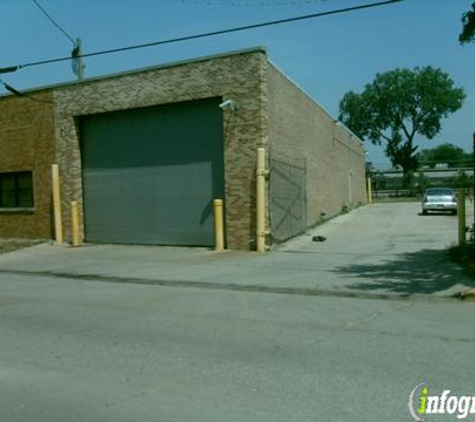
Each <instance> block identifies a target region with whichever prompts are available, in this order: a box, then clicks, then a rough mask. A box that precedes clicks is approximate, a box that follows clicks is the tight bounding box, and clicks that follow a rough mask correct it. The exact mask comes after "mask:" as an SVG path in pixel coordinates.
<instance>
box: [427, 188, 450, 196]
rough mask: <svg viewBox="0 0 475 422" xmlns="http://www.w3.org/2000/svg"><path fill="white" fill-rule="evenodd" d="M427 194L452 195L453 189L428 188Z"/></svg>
mask: <svg viewBox="0 0 475 422" xmlns="http://www.w3.org/2000/svg"><path fill="white" fill-rule="evenodd" d="M426 195H427V196H452V195H453V191H452V189H442V188H440V189H427V190H426Z"/></svg>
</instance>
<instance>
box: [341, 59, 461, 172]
mask: <svg viewBox="0 0 475 422" xmlns="http://www.w3.org/2000/svg"><path fill="white" fill-rule="evenodd" d="M464 99H465V93H464V91H463V89H462V88H455V87H454V82H453V81H452V79H450V77H449V76H448V75H447V74H446V73H444V72H442V70H440V69H434V68H432V67H430V66H428V67H423V68H418V67H416V68H415V69H414V70H410V69H396V70H392V71H389V72H386V73H381V74H377V75H376V78H375V79H374V81H373V82H372V83H370V84H367V85H366V86H365V89H364V90H363V92H362V93H361V94H356V93H354V92H352V91H350V92H348V93H346V94H345V96H344V97H343V99H342V100H341V102H340V116H339V119H340V120H341V121H342V122H343V123H344V124H345V125H346V126H348V127H349V128H350V129H351V130H352V131H353V132H354V133H355V134H356V135H357V136H359V137H360V138H361V139H365V140H369V141H371V142H372V143H374V144H376V145H382V144H383V143H384V144H385V152H386V155H387V156H388V157H389V159H390V160H391V162H392V164H393V165H394V166H396V165H400V166H401V167H402V169H403V172H404V174H406V173H407V172H408V171H411V170H412V171H413V170H416V169H417V167H418V161H417V157H416V155H415V153H416V151H417V145H415V137H416V135H422V136H424V137H426V138H428V139H432V138H433V137H434V136H435V135H437V133H439V131H440V129H441V123H440V121H441V119H442V118H444V117H447V116H448V115H449V114H450V113H454V112H455V111H457V110H458V109H460V107H462V104H463V100H464Z"/></svg>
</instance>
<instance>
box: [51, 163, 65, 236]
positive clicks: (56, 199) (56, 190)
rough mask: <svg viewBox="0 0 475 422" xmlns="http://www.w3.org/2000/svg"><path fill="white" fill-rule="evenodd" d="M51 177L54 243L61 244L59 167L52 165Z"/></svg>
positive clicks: (61, 222) (61, 223)
mask: <svg viewBox="0 0 475 422" xmlns="http://www.w3.org/2000/svg"><path fill="white" fill-rule="evenodd" d="M51 177H52V185H53V213H54V233H55V238H56V243H57V244H58V245H62V244H63V221H62V217H61V192H60V187H59V167H58V165H57V164H53V166H52V168H51Z"/></svg>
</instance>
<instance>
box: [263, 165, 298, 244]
mask: <svg viewBox="0 0 475 422" xmlns="http://www.w3.org/2000/svg"><path fill="white" fill-rule="evenodd" d="M306 174H307V171H306V164H305V161H304V160H302V161H301V162H297V163H296V162H292V163H290V162H289V161H287V160H284V159H278V158H275V157H272V156H271V157H270V175H269V177H270V179H269V212H270V226H271V240H272V242H275V243H279V242H283V241H285V240H287V239H289V238H291V237H293V236H296V235H298V234H301V233H303V232H304V230H305V228H306V225H307V195H306Z"/></svg>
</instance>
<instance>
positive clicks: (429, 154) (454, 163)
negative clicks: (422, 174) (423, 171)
mask: <svg viewBox="0 0 475 422" xmlns="http://www.w3.org/2000/svg"><path fill="white" fill-rule="evenodd" d="M416 157H417V160H418V161H419V163H420V164H421V165H426V166H428V167H431V168H434V167H435V165H436V164H438V163H447V164H448V165H449V167H470V166H472V154H469V153H466V152H465V151H464V150H463V149H462V148H459V147H457V146H455V145H453V144H448V143H447V144H442V145H439V146H437V147H435V148H429V149H423V150H422V151H421V152H419V153H418V154H417V156H416Z"/></svg>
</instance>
